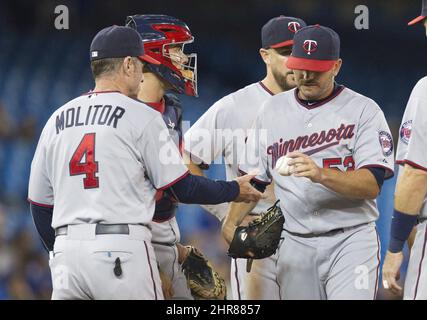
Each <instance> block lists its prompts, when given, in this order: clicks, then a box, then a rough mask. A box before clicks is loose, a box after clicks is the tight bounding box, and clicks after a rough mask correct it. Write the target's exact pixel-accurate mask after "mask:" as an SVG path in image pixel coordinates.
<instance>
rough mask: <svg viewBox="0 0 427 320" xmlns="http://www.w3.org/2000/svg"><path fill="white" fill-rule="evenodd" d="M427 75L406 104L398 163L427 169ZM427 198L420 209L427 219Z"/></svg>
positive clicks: (398, 145) (400, 133) (422, 216)
mask: <svg viewBox="0 0 427 320" xmlns="http://www.w3.org/2000/svg"><path fill="white" fill-rule="evenodd" d="M426 149H427V77H424V78H422V79H421V80H420V81H418V83H417V84H416V85H415V87H414V89H413V90H412V93H411V96H410V97H409V100H408V104H407V105H406V109H405V113H404V115H403V119H402V123H401V125H400V130H399V142H398V144H397V153H396V163H397V164H400V165H403V164H405V163H407V164H410V165H412V166H414V167H416V168H419V169H423V170H426V171H427V153H426ZM426 201H427V198H426V199H424V204H423V206H422V208H421V211H420V216H421V218H422V219H427V205H426Z"/></svg>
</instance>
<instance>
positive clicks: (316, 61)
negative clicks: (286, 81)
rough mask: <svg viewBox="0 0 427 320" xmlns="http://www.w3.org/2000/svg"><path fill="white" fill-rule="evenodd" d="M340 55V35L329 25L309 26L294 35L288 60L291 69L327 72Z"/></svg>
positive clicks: (287, 64) (287, 63)
mask: <svg viewBox="0 0 427 320" xmlns="http://www.w3.org/2000/svg"><path fill="white" fill-rule="evenodd" d="M339 57H340V37H339V36H338V34H337V33H336V32H335V31H334V30H332V29H331V28H328V27H323V26H320V25H315V26H307V27H304V28H302V29H301V30H299V31H298V32H297V33H296V34H295V37H294V46H293V47H292V53H291V55H290V57H289V58H288V60H287V62H286V66H287V67H288V69H291V70H309V71H316V72H325V71H329V70H330V69H332V67H333V66H334V64H335V62H336V61H337V60H338V59H339Z"/></svg>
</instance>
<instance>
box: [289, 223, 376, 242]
mask: <svg viewBox="0 0 427 320" xmlns="http://www.w3.org/2000/svg"><path fill="white" fill-rule="evenodd" d="M363 225H368V224H367V223H362V224H358V225H357V226H353V227H347V228H339V229H334V230H331V231H328V232H324V233H295V232H290V231H288V230H286V229H283V230H285V231H286V232H287V233H290V234H291V235H293V236H296V237H301V238H314V237H330V236H333V235H336V234H338V233H344V232H346V231H348V230H352V229H355V228H358V227H360V226H363Z"/></svg>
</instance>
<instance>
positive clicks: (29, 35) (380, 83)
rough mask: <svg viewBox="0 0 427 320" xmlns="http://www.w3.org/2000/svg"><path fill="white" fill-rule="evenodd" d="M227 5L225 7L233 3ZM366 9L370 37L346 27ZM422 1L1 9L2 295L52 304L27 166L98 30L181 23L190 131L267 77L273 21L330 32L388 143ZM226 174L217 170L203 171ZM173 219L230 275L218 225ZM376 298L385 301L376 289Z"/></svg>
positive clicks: (77, 83) (411, 78)
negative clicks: (60, 21) (265, 56)
mask: <svg viewBox="0 0 427 320" xmlns="http://www.w3.org/2000/svg"><path fill="white" fill-rule="evenodd" d="M231 3H232V4H231ZM59 4H65V5H67V6H68V8H69V9H70V29H69V30H62V31H58V30H56V29H55V28H54V19H55V15H54V8H55V6H56V5H59ZM359 4H364V5H367V6H368V8H369V12H370V21H369V23H370V28H369V30H361V31H359V30H356V29H355V28H354V25H353V21H354V18H355V16H356V15H355V14H354V8H355V6H356V5H359ZM419 12H420V1H419V0H413V1H403V0H402V1H397V0H392V1H367V0H366V1H363V2H362V1H326V0H325V1H314V0H300V1H298V2H297V1H288V0H282V1H273V0H263V1H256V0H246V1H233V2H230V1H225V0H217V1H196V0H189V1H165V0H157V1H145V0H143V1H138V2H135V1H130V0H123V1H120V2H119V1H97V0H92V1H83V0H79V1H50V0H47V1H46V0H45V1H37V2H35V1H34V2H33V1H2V2H1V3H0V123H1V125H0V186H1V188H0V299H47V298H49V295H50V290H51V282H50V274H49V270H48V264H47V260H48V256H47V254H46V253H45V252H44V251H43V249H42V247H41V244H40V241H39V239H38V237H37V234H36V233H35V229H34V226H33V222H32V220H31V216H30V213H29V210H28V205H27V203H26V196H27V184H28V176H29V170H30V162H31V159H32V156H33V152H34V149H35V146H36V143H37V140H38V136H39V134H40V132H41V129H42V127H43V125H44V123H45V121H46V120H47V118H48V117H49V115H50V114H51V113H52V111H53V110H55V109H56V108H57V107H59V106H61V105H62V104H64V103H65V102H66V101H68V100H70V99H72V98H74V97H76V96H78V95H80V94H81V93H84V92H87V91H89V90H90V89H91V88H92V87H93V80H92V78H91V74H90V70H89V59H88V58H89V55H88V47H89V44H90V41H91V39H92V37H93V35H94V34H95V33H96V32H97V31H98V30H99V29H101V28H103V27H105V26H108V25H112V24H122V23H123V21H124V18H125V17H126V16H127V15H128V14H136V13H164V14H170V15H174V16H176V17H178V18H181V19H183V20H184V21H186V22H187V23H188V25H189V26H190V28H191V29H192V31H193V33H194V35H195V37H196V41H195V43H194V45H192V48H191V49H192V50H193V51H195V52H197V53H198V55H199V66H198V67H199V93H200V97H199V98H189V97H182V101H183V105H184V119H185V120H189V121H191V123H193V122H194V121H195V120H196V119H197V118H198V117H199V116H200V115H201V114H202V113H203V112H204V111H205V110H206V109H207V108H208V107H209V106H210V105H212V103H213V102H215V101H216V100H217V99H219V98H221V97H222V96H224V95H226V94H228V93H230V92H232V91H234V90H236V89H238V88H240V87H242V86H244V85H247V84H249V83H252V82H255V81H258V80H260V79H262V77H263V76H264V72H265V67H264V64H263V62H262V60H261V59H260V58H259V55H258V49H259V47H260V29H261V27H262V25H263V24H264V23H265V22H266V21H267V20H268V19H269V18H271V17H273V16H277V15H280V14H284V15H292V16H298V17H301V18H303V19H304V20H306V21H307V22H308V23H309V24H315V23H320V24H323V25H326V26H329V27H332V28H334V29H335V30H336V31H337V32H338V33H339V34H340V36H341V42H342V58H343V60H344V65H343V68H342V71H341V73H340V75H339V76H338V82H340V83H342V84H344V85H346V86H348V87H350V88H352V89H353V90H356V91H358V92H360V93H362V94H364V95H367V96H369V97H371V98H373V99H374V100H376V101H377V103H378V104H379V105H380V106H381V107H382V109H383V111H384V112H385V114H386V117H387V120H388V122H389V125H390V127H391V128H392V130H393V135H394V138H395V141H396V140H397V139H398V134H397V128H398V126H399V123H400V118H401V116H402V114H403V111H404V108H405V105H406V101H407V99H408V97H409V94H410V91H411V88H412V87H413V86H414V85H415V83H416V82H417V81H418V79H420V78H421V77H422V76H423V75H425V74H426V73H427V72H426V71H427V70H426V65H425V56H426V53H427V41H426V39H425V35H424V30H423V29H422V28H421V27H420V26H418V27H413V28H409V27H407V26H406V23H407V21H409V20H410V19H411V18H413V17H415V16H417V15H418V14H419ZM209 175H210V176H211V177H216V178H218V177H224V169H223V167H222V166H221V165H214V166H212V168H211V169H210V171H209ZM394 184H395V178H394V179H391V180H389V181H387V182H386V183H385V185H384V187H383V189H382V192H381V195H380V197H379V199H378V205H379V208H380V211H381V217H380V219H379V221H378V223H377V225H378V230H379V232H380V235H381V241H382V256H383V255H384V253H385V249H386V246H387V244H388V233H389V220H390V214H391V212H392V206H393V204H392V197H393V192H394ZM178 219H179V222H180V226H181V233H182V238H183V242H184V243H192V244H195V245H197V246H198V247H200V248H201V249H202V250H203V251H205V252H206V254H207V255H208V256H209V258H211V259H212V260H213V262H214V264H215V266H216V267H217V268H218V269H219V270H220V272H221V274H222V275H223V276H224V277H226V278H228V267H229V265H228V258H227V256H226V254H225V251H226V247H225V244H224V242H223V241H222V239H221V238H220V236H219V234H218V231H219V224H218V222H217V221H216V220H215V218H212V217H211V216H210V215H209V214H206V213H205V212H204V211H203V210H202V209H201V208H200V207H198V206H195V205H192V206H190V205H183V206H181V208H180V209H179V214H178ZM379 298H383V299H390V298H394V297H389V296H387V295H386V293H384V292H383V291H380V296H379Z"/></svg>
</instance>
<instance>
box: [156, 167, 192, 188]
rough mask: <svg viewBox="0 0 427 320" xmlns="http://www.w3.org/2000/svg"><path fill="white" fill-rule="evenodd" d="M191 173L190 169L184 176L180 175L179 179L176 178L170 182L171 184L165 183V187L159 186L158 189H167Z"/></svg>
mask: <svg viewBox="0 0 427 320" xmlns="http://www.w3.org/2000/svg"><path fill="white" fill-rule="evenodd" d="M189 174H190V171H188V170H187V172H186V173H184V174H183V175H182V176H180V177H179V178H177V179H175V180H174V181H172V182H171V183H169V184H167V185H165V186H163V187H161V188H158V189H157V190H165V189H167V188H169V187H170V186H173V185H174V184H175V183H177V182H178V181H180V180H182V179H184V178H185V177H186V176H188V175H189Z"/></svg>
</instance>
